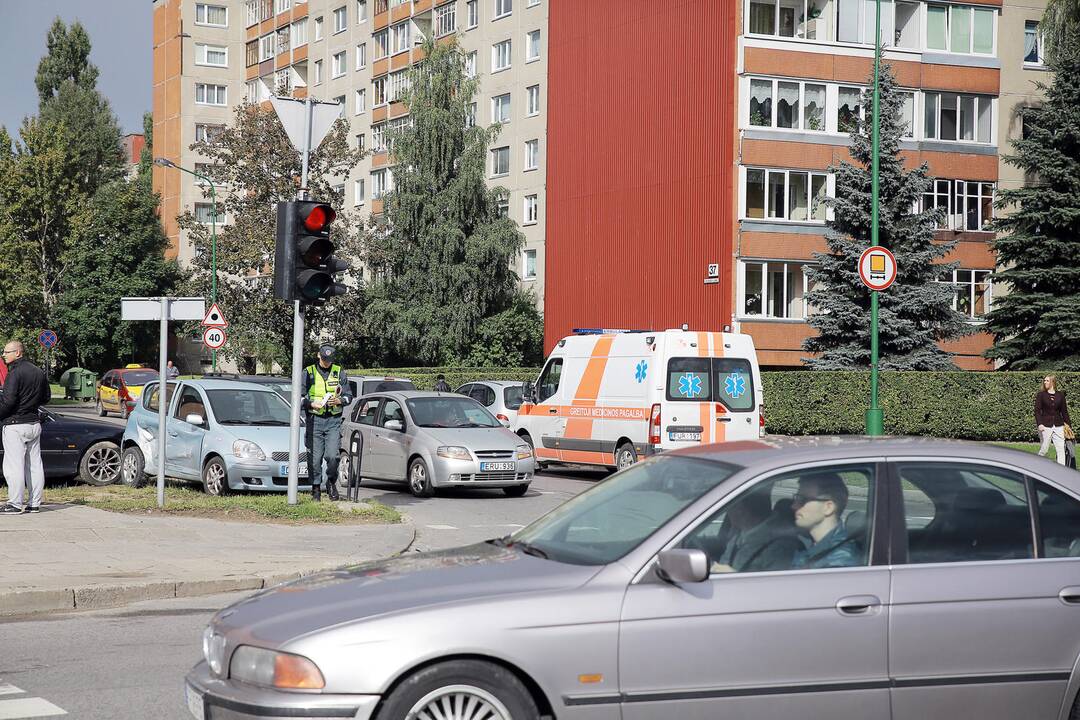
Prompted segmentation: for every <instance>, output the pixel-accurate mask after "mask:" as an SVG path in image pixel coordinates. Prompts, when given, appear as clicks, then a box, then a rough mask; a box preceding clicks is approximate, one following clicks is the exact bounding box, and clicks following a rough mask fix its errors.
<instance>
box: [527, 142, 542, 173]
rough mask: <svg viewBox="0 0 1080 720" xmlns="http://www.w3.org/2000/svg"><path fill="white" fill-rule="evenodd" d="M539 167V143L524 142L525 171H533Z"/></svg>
mask: <svg viewBox="0 0 1080 720" xmlns="http://www.w3.org/2000/svg"><path fill="white" fill-rule="evenodd" d="M538 167H540V141H539V140H526V141H525V169H526V170H535V169H536V168H538Z"/></svg>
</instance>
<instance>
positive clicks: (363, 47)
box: [356, 43, 367, 70]
mask: <svg viewBox="0 0 1080 720" xmlns="http://www.w3.org/2000/svg"><path fill="white" fill-rule="evenodd" d="M366 67H367V43H360V44H359V45H357V46H356V69H357V70H363V69H364V68H366Z"/></svg>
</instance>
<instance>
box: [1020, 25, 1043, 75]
mask: <svg viewBox="0 0 1080 720" xmlns="http://www.w3.org/2000/svg"><path fill="white" fill-rule="evenodd" d="M1024 63H1025V64H1026V65H1042V64H1043V56H1042V38H1041V37H1040V36H1039V23H1038V21H1036V20H1026V21H1024Z"/></svg>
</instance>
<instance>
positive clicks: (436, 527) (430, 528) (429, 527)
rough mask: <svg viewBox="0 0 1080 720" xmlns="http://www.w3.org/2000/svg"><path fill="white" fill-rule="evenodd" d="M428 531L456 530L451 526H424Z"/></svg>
mask: <svg viewBox="0 0 1080 720" xmlns="http://www.w3.org/2000/svg"><path fill="white" fill-rule="evenodd" d="M424 527H426V528H427V529H429V530H457V529H458V528H456V527H454V526H453V525H425V526H424Z"/></svg>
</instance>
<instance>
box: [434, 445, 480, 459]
mask: <svg viewBox="0 0 1080 720" xmlns="http://www.w3.org/2000/svg"><path fill="white" fill-rule="evenodd" d="M435 453H436V454H437V455H438V456H439V457H444V458H450V459H451V460H472V455H470V454H469V449H468V448H463V447H461V446H460V445H442V446H441V447H439V449H438V450H436V451H435Z"/></svg>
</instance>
